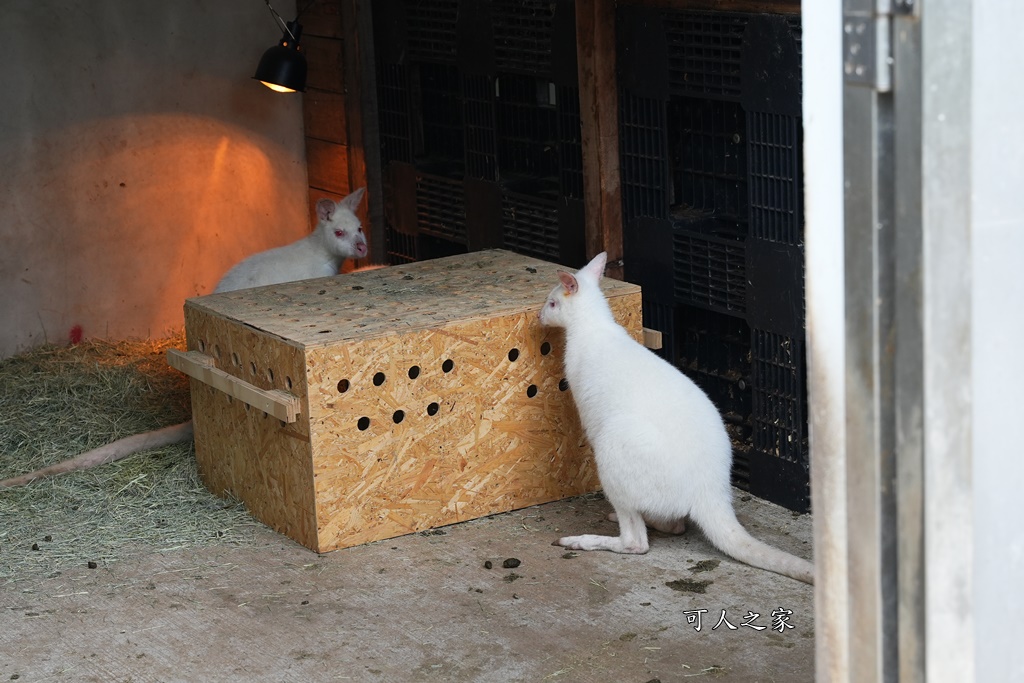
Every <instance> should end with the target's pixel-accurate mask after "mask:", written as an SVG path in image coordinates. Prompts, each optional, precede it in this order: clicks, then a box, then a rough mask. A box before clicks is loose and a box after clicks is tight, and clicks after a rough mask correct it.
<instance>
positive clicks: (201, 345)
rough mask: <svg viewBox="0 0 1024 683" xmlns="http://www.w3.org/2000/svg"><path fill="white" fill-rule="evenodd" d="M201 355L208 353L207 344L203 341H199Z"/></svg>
mask: <svg viewBox="0 0 1024 683" xmlns="http://www.w3.org/2000/svg"><path fill="white" fill-rule="evenodd" d="M199 353H206V342H205V341H203V340H202V339H200V340H199Z"/></svg>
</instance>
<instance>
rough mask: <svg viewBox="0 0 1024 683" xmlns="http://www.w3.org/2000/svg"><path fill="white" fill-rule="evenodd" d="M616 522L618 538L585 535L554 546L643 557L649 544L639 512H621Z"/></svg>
mask: <svg viewBox="0 0 1024 683" xmlns="http://www.w3.org/2000/svg"><path fill="white" fill-rule="evenodd" d="M616 521H618V523H619V535H618V536H599V535H597V534H583V535H582V536H565V537H564V538H560V539H558V540H557V541H555V542H554V543H553V544H552V545H560V546H562V547H563V548H572V549H573V550H610V551H611V552H613V553H627V554H632V555H642V554H643V553H646V552H647V549H648V548H649V546H648V544H647V527H646V526H645V525H644V518H643V517H642V516H641V515H640V513H639V512H636V511H633V510H629V511H619V513H618V516H617V517H616Z"/></svg>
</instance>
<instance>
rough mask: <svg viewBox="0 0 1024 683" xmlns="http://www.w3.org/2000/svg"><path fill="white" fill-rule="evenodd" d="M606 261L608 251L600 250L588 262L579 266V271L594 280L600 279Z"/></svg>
mask: <svg viewBox="0 0 1024 683" xmlns="http://www.w3.org/2000/svg"><path fill="white" fill-rule="evenodd" d="M607 263H608V252H606V251H602V252H601V253H600V254H598V255H597V256H595V257H594V258H593V259H592V260H591V261H590V263H588V264H587V265H585V266H583V267H582V268H580V271H579V272H581V273H586V274H587V275H589V276H590V277H592V278H594V279H595V280H598V281H600V279H601V278H602V277H604V267H605V265H607Z"/></svg>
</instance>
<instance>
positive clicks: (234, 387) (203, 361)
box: [167, 349, 299, 422]
mask: <svg viewBox="0 0 1024 683" xmlns="http://www.w3.org/2000/svg"><path fill="white" fill-rule="evenodd" d="M167 363H168V364H169V365H170V366H171V367H172V368H174V369H176V370H179V371H181V372H183V373H185V374H186V375H188V376H189V377H191V378H193V379H197V380H199V381H200V382H202V383H203V384H206V385H207V386H210V387H213V388H214V389H216V390H217V391H220V392H221V393H224V394H226V395H227V396H231V397H232V398H237V399H238V400H239V401H242V402H243V403H246V404H248V405H250V406H252V407H253V408H256V409H258V410H262V411H263V412H265V413H268V414H270V415H272V416H274V417H276V418H277V419H279V420H283V421H284V422H295V419H296V418H297V417H298V415H299V399H298V398H296V397H295V396H292V395H291V394H289V393H287V392H285V391H281V390H280V389H272V390H270V391H264V390H263V389H260V388H259V387H254V386H253V385H251V384H249V383H248V382H246V381H245V380H241V379H238V378H237V377H234V376H233V375H229V374H228V373H226V372H224V371H223V370H218V369H217V368H216V367H215V366H214V360H213V357H211V356H207V355H206V354H204V353H199V352H198V351H186V352H184V353H183V352H181V351H178V350H177V349H168V350H167Z"/></svg>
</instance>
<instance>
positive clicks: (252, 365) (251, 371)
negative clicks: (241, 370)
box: [249, 361, 256, 375]
mask: <svg viewBox="0 0 1024 683" xmlns="http://www.w3.org/2000/svg"><path fill="white" fill-rule="evenodd" d="M249 374H251V375H255V374H256V363H254V362H252V361H249Z"/></svg>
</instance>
